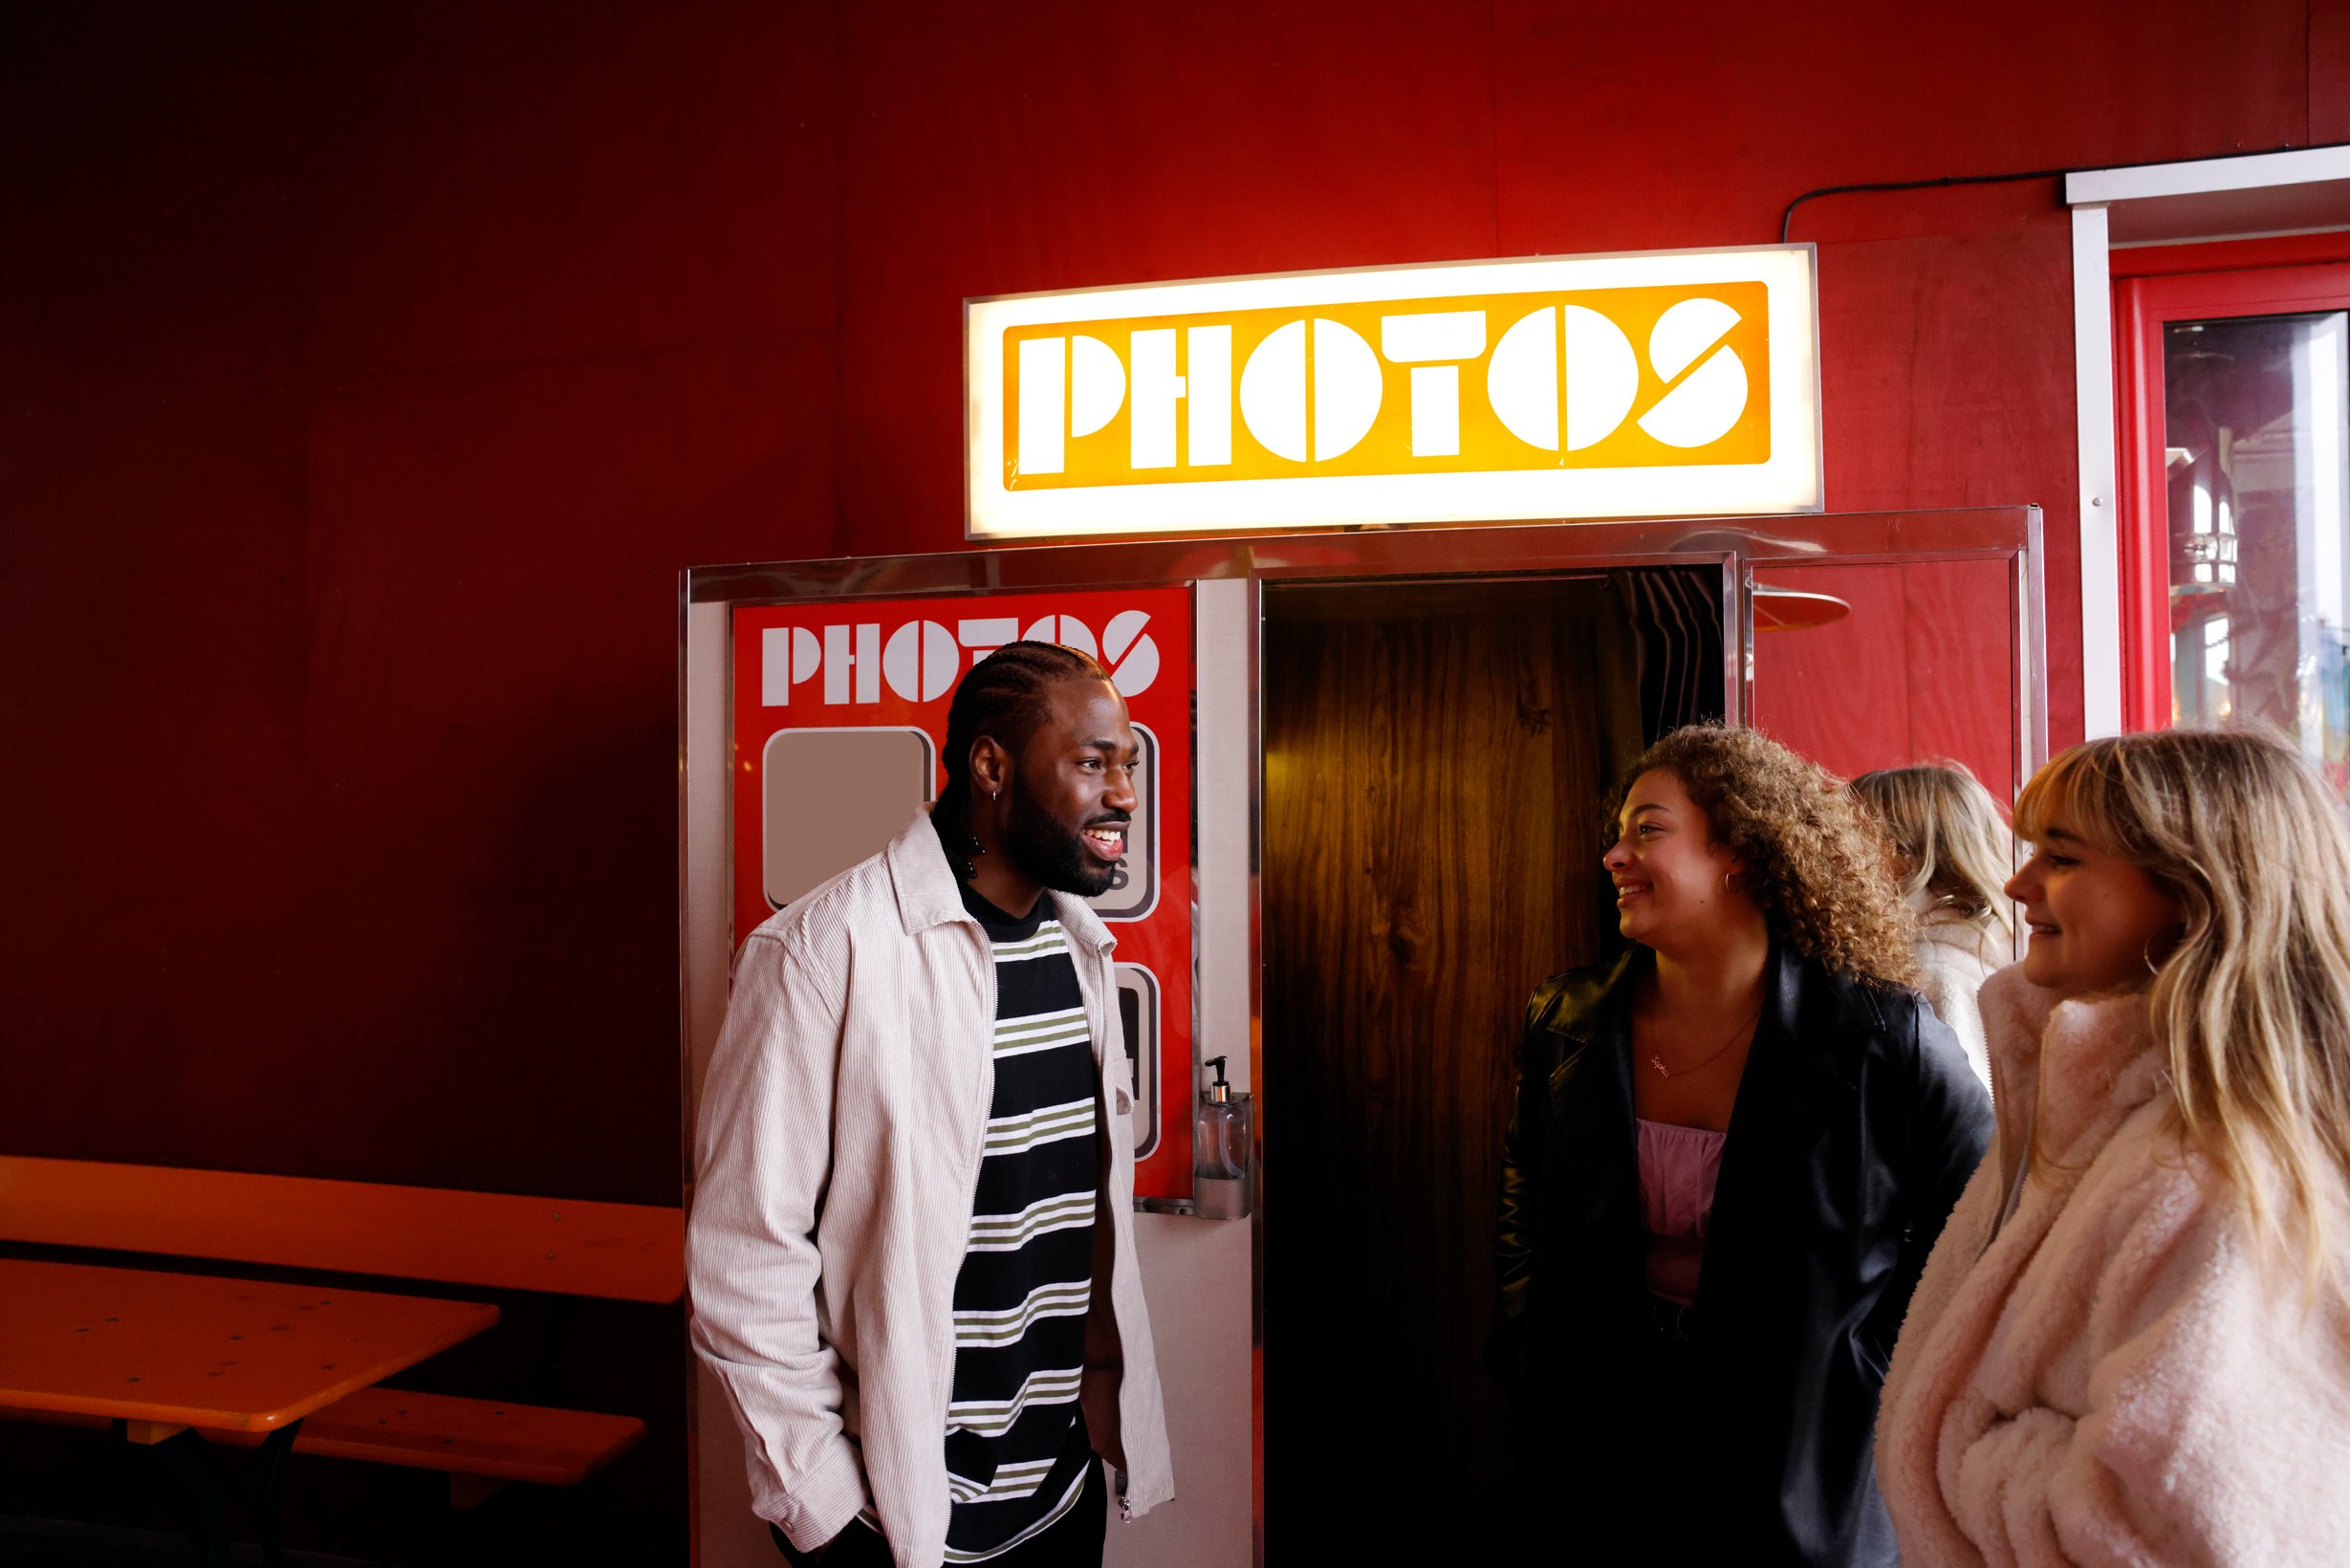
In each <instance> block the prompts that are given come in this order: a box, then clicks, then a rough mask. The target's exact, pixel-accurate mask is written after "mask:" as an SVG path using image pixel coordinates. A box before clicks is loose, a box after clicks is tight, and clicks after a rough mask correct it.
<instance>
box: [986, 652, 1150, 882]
mask: <svg viewBox="0 0 2350 1568" xmlns="http://www.w3.org/2000/svg"><path fill="white" fill-rule="evenodd" d="M1141 761H1142V745H1141V743H1140V742H1138V741H1137V740H1136V739H1135V735H1134V729H1133V727H1132V726H1131V725H1129V724H1128V723H1127V722H1126V704H1125V701H1124V699H1123V698H1121V697H1120V696H1119V694H1118V688H1117V687H1116V686H1111V685H1110V684H1109V683H1108V682H1107V681H1095V680H1086V679H1073V680H1066V681H1058V682H1055V684H1054V686H1053V687H1052V696H1051V700H1050V702H1049V703H1048V704H1047V706H1046V709H1045V714H1044V718H1043V720H1042V722H1040V723H1039V724H1038V725H1037V726H1036V728H1035V730H1034V732H1033V733H1032V734H1031V735H1030V736H1029V738H1028V744H1027V746H1026V747H1024V748H1023V749H1022V750H1021V753H1020V759H1019V767H1018V772H1017V773H1016V774H1015V775H1014V778H1013V782H1012V801H1011V811H1010V814H1009V819H1008V820H1007V822H1006V824H1005V827H1006V833H1005V843H1004V852H1005V853H1006V854H1007V855H1008V856H1009V857H1010V858H1011V859H1012V863H1013V864H1014V865H1015V866H1017V867H1018V868H1019V870H1020V872H1021V874H1022V875H1023V876H1025V877H1027V878H1029V879H1030V880H1031V881H1033V882H1041V883H1042V884H1043V885H1045V886H1047V887H1051V888H1056V889H1058V890H1059V891H1061V892H1064V893H1076V894H1079V895H1081V896H1083V897H1085V898H1092V897H1094V896H1095V895H1097V894H1099V893H1106V892H1108V891H1109V888H1110V883H1111V882H1112V881H1114V880H1115V879H1116V877H1117V875H1118V863H1119V861H1120V860H1123V859H1124V858H1125V855H1126V830H1127V828H1128V826H1129V825H1130V824H1131V823H1132V822H1133V819H1134V809H1135V795H1134V789H1135V770H1136V769H1137V768H1138V767H1139V766H1140V765H1141Z"/></svg>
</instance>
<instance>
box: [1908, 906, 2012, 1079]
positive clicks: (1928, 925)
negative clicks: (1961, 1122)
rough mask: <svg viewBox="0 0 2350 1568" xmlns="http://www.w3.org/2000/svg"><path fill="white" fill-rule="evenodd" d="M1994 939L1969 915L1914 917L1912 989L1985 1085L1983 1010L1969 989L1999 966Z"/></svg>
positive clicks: (1988, 1067) (1987, 1061) (1974, 989)
mask: <svg viewBox="0 0 2350 1568" xmlns="http://www.w3.org/2000/svg"><path fill="white" fill-rule="evenodd" d="M1998 948H1999V944H1998V941H1997V939H1996V938H1994V937H1992V936H1991V935H1990V934H1989V933H1987V932H1986V931H1985V930H1984V929H1983V927H1981V926H1977V925H1976V924H1975V923H1974V922H1972V921H1970V920H1962V919H1959V918H1957V917H1955V916H1952V915H1949V914H1947V912H1945V913H1941V914H1940V916H1939V918H1937V914H1936V912H1934V911H1930V910H1929V911H1926V912H1925V913H1923V914H1921V915H1920V917H1919V920H1918V941H1917V948H1916V951H1917V955H1918V970H1919V977H1918V990H1919V991H1921V992H1923V993H1924V994H1925V997H1926V1005H1927V1006H1928V1007H1930V1008H1932V1009H1933V1010H1934V1016H1935V1017H1937V1018H1940V1019H1941V1020H1942V1021H1943V1022H1944V1023H1946V1024H1948V1025H1949V1026H1950V1033H1951V1034H1956V1035H1957V1036H1958V1043H1959V1046H1960V1048H1961V1049H1962V1050H1964V1051H1965V1052H1966V1053H1967V1065H1968V1066H1969V1067H1971V1068H1973V1069H1974V1076H1975V1077H1976V1078H1981V1079H1982V1080H1983V1082H1984V1085H1985V1086H1986V1087H1989V1086H1990V1084H1991V1056H1990V1052H1989V1048H1988V1047H1986V1046H1985V1045H1984V1043H1983V1013H1982V1009H1981V1007H1980V1005H1979V1004H1978V1003H1977V1002H1976V1000H1975V993H1976V992H1977V991H1981V990H1982V989H1983V982H1984V981H1986V980H1988V979H1990V978H1991V971H1992V970H1993V969H1997V968H1998V967H1999V956H2000V955H1999V951H1998Z"/></svg>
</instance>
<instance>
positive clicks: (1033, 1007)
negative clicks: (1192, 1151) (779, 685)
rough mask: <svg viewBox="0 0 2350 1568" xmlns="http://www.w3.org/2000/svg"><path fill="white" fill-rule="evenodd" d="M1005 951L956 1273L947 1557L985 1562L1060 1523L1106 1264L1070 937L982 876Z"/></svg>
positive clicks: (998, 950)
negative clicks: (974, 1187) (1091, 1325)
mask: <svg viewBox="0 0 2350 1568" xmlns="http://www.w3.org/2000/svg"><path fill="white" fill-rule="evenodd" d="M963 902H964V905H965V907H966V908H968V910H969V911H970V912H971V914H972V916H973V917H974V918H976V919H977V920H978V921H979V923H980V925H981V926H983V927H984V928H985V929H986V930H987V933H988V940H989V942H990V945H991V946H992V947H994V950H995V1042H994V1049H995V1098H994V1100H993V1101H992V1103H991V1104H990V1107H989V1112H988V1136H987V1149H986V1155H985V1157H984V1158H983V1160H982V1161H981V1164H980V1167H979V1188H978V1192H977V1194H976V1196H975V1197H974V1199H973V1201H972V1205H971V1229H970V1239H969V1241H968V1244H967V1246H966V1249H965V1252H964V1257H963V1268H962V1272H961V1273H960V1274H957V1275H956V1277H955V1374H954V1393H953V1405H952V1406H951V1407H950V1408H949V1410H948V1412H947V1486H948V1489H949V1491H950V1492H951V1493H952V1495H953V1507H952V1512H951V1513H950V1514H949V1515H948V1519H947V1561H948V1562H981V1561H985V1560H986V1559H987V1558H989V1557H995V1556H997V1555H998V1554H1000V1553H1003V1552H1007V1551H1009V1550H1011V1549H1012V1547H1014V1546H1017V1545H1018V1544H1020V1543H1021V1542H1022V1541H1025V1540H1028V1539H1030V1538H1031V1537H1033V1536H1034V1535H1037V1534H1038V1533H1039V1532H1041V1531H1043V1530H1045V1529H1046V1528H1048V1527H1049V1526H1051V1525H1052V1524H1054V1523H1055V1521H1057V1520H1058V1519H1059V1518H1060V1517H1061V1516H1062V1515H1063V1514H1066V1513H1067V1512H1068V1511H1069V1510H1070V1508H1071V1507H1072V1506H1073V1505H1075V1503H1076V1502H1077V1493H1078V1492H1079V1491H1080V1490H1081V1489H1082V1488H1083V1486H1084V1482H1085V1473H1086V1468H1087V1467H1088V1466H1089V1465H1091V1464H1093V1463H1094V1462H1095V1461H1094V1457H1093V1446H1092V1443H1091V1441H1090V1440H1089V1439H1088V1437H1087V1434H1086V1430H1085V1418H1084V1415H1083V1414H1082V1412H1081V1411H1080V1410H1079V1409H1078V1406H1077V1385H1078V1382H1079V1380H1080V1379H1081V1378H1082V1377H1083V1375H1084V1370H1085V1313H1086V1309H1087V1307H1088V1306H1089V1305H1090V1304H1091V1300H1092V1292H1093V1284H1092V1281H1093V1267H1094V1200H1095V1192H1096V1189H1097V1187H1098V1186H1099V1180H1100V1171H1099V1158H1100V1152H1099V1144H1098V1143H1097V1140H1096V1134H1095V1116H1096V1101H1097V1099H1098V1097H1099V1075H1098V1074H1097V1073H1096V1072H1095V1069H1094V1053H1093V1039H1092V1033H1091V1031H1090V1030H1089V1029H1088V1028H1087V1027H1086V1022H1085V1004H1084V996H1083V994H1082V993H1081V992H1080V991H1078V990H1077V966H1076V965H1075V964H1074V963H1073V962H1071V959H1070V955H1069V939H1068V937H1067V935H1066V934H1065V933H1064V932H1063V931H1062V929H1061V926H1060V923H1059V922H1058V921H1057V920H1055V919H1053V918H1051V912H1052V901H1051V900H1050V899H1049V898H1040V899H1038V900H1037V901H1036V907H1035V908H1034V909H1033V910H1031V911H1030V912H1029V914H1028V915H1027V916H1026V917H1025V918H1023V919H1017V920H1015V919H1013V918H1012V916H1009V915H1007V914H1005V913H1004V911H1002V910H1001V909H998V908H996V907H995V906H994V905H993V904H990V903H988V902H987V901H986V900H985V899H983V898H981V897H980V896H979V895H978V894H976V893H974V892H972V891H971V890H970V888H969V887H968V886H966V887H965V888H964V890H963Z"/></svg>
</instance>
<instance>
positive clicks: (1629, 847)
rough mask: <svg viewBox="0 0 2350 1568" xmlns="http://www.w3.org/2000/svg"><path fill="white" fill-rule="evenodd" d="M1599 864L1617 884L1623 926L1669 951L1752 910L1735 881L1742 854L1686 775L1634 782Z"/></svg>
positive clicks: (1645, 943) (1642, 777)
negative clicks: (1716, 829)
mask: <svg viewBox="0 0 2350 1568" xmlns="http://www.w3.org/2000/svg"><path fill="white" fill-rule="evenodd" d="M1599 863H1600V864H1601V865H1603V866H1605V867H1607V875H1608V879H1609V880H1610V881H1611V882H1614V883H1615V884H1616V925H1617V928H1618V929H1620V930H1621V931H1622V932H1623V934H1624V935H1625V936H1627V937H1629V938H1630V939H1631V940H1633V941H1634V942H1638V943H1640V944H1642V945H1643V947H1657V948H1661V949H1665V950H1670V949H1672V948H1674V947H1679V946H1683V945H1686V944H1688V943H1690V942H1692V941H1703V940H1705V939H1706V938H1707V937H1708V936H1709V935H1711V934H1712V933H1713V932H1714V931H1716V930H1717V929H1718V928H1719V927H1721V926H1724V925H1726V924H1731V923H1734V922H1736V921H1737V920H1738V919H1740V918H1741V917H1744V916H1748V915H1751V914H1752V908H1753V905H1752V901H1751V900H1749V899H1748V898H1747V897H1746V895H1745V894H1743V893H1741V892H1739V891H1738V890H1737V889H1736V887H1735V886H1734V885H1732V883H1731V882H1730V875H1731V873H1733V872H1735V871H1736V870H1737V869H1738V860H1737V858H1736V857H1735V856H1733V855H1731V854H1730V851H1728V850H1727V849H1724V848H1723V847H1721V846H1720V845H1717V844H1716V843H1714V841H1713V834H1712V829H1711V825H1710V824H1709V823H1708V822H1707V820H1706V814H1705V812H1704V811H1702V810H1701V809H1699V807H1698V804H1697V802H1696V801H1694V800H1691V799H1690V798H1689V792H1688V791H1687V789H1686V788H1685V787H1684V786H1683V785H1682V782H1681V780H1680V778H1679V777H1678V776H1677V775H1675V774H1673V773H1666V772H1665V771H1663V770H1661V769H1660V770H1658V771H1657V772H1654V773H1643V774H1641V775H1640V777H1638V778H1636V779H1634V780H1633V781H1632V788H1631V790H1630V791H1629V792H1628V793H1626V794H1625V795H1624V797H1623V809H1622V810H1621V812H1620V813H1618V814H1617V817H1616V841H1615V842H1614V843H1613V844H1611V845H1609V846H1608V851H1607V853H1606V854H1605V855H1604V856H1602V857H1601V858H1600V860H1599Z"/></svg>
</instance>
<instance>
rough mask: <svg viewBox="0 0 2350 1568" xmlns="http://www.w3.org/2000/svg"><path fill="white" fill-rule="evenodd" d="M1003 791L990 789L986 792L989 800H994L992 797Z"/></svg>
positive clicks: (994, 797)
mask: <svg viewBox="0 0 2350 1568" xmlns="http://www.w3.org/2000/svg"><path fill="white" fill-rule="evenodd" d="M1003 793H1004V792H1003V791H1001V790H990V791H989V792H988V798H989V799H990V800H994V799H996V798H997V797H998V796H1000V795H1002V794H1003Z"/></svg>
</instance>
